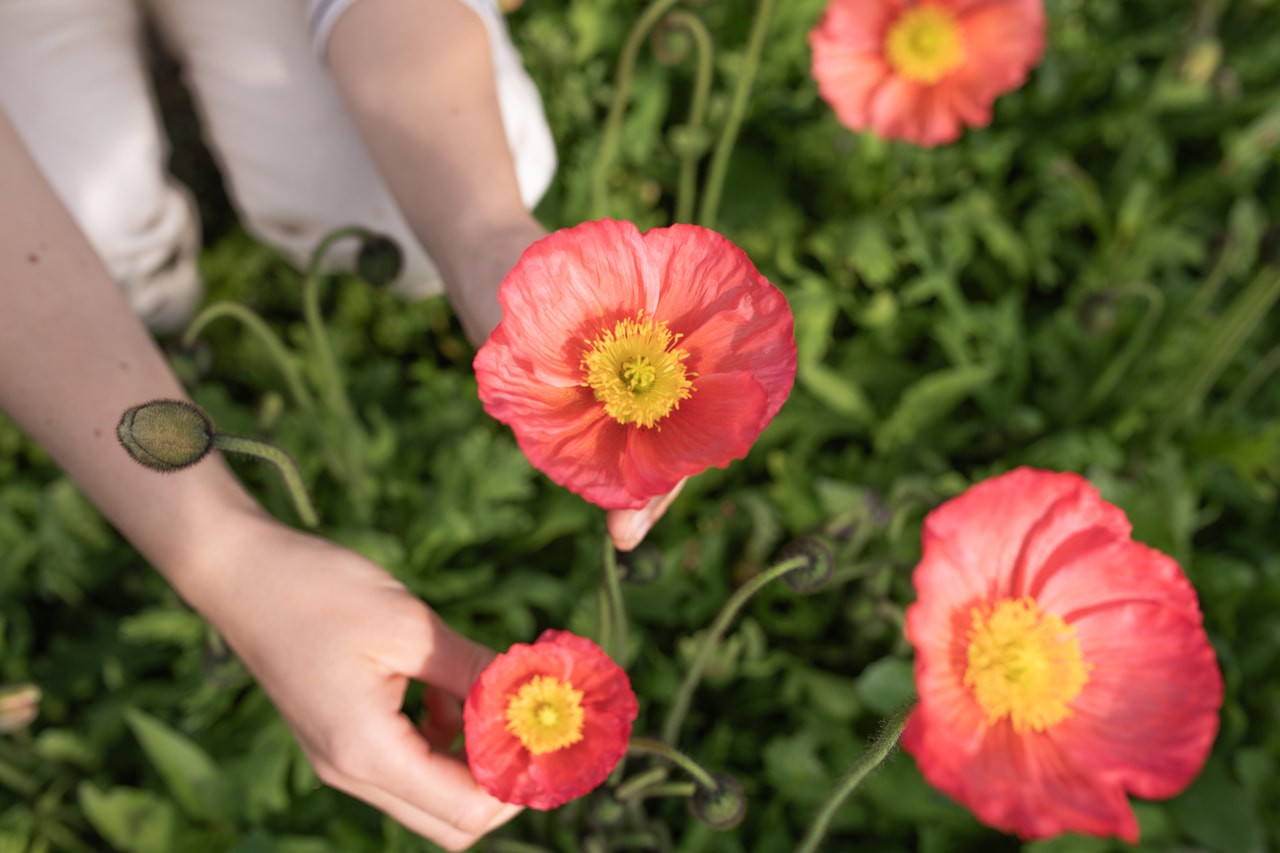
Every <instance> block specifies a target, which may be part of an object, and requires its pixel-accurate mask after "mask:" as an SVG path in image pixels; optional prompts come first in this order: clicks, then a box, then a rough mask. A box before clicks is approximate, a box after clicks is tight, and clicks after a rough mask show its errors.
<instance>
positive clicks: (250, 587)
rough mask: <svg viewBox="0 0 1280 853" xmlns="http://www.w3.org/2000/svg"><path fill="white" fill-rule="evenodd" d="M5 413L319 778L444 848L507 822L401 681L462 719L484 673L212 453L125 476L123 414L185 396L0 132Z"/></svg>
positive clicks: (129, 464) (26, 159)
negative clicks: (410, 711)
mask: <svg viewBox="0 0 1280 853" xmlns="http://www.w3.org/2000/svg"><path fill="white" fill-rule="evenodd" d="M0 187H4V195H3V197H2V198H0V410H3V411H4V412H6V413H7V414H8V415H9V416H10V417H12V418H13V419H14V420H15V421H16V422H17V423H18V425H19V426H20V427H22V429H24V430H25V431H26V432H27V433H28V434H29V435H31V436H32V437H33V438H34V439H35V440H36V441H37V442H39V443H40V444H41V445H42V446H43V447H44V448H45V449H46V450H47V451H48V452H49V453H50V455H51V456H52V457H53V458H54V459H55V460H56V461H57V462H58V464H59V465H60V466H62V468H63V469H64V470H65V471H66V472H67V473H68V474H69V475H70V476H71V477H72V478H73V479H74V480H75V481H76V482H77V483H78V484H79V485H80V488H81V489H83V490H84V492H85V494H87V495H88V496H89V498H90V499H91V500H92V501H93V502H94V503H95V504H97V505H98V507H99V508H101V510H102V511H103V513H104V514H105V515H106V516H107V518H109V519H110V520H111V522H112V523H113V524H114V525H115V526H116V528H117V529H119V530H120V532H121V533H122V534H123V535H124V536H125V537H126V538H127V539H129V541H130V542H132V543H133V544H134V546H135V547H136V548H137V549H138V550H139V552H141V553H142V555H143V556H144V557H146V559H147V560H149V561H150V562H151V563H152V564H153V565H154V566H155V567H156V568H157V569H158V570H159V571H160V572H161V574H163V575H164V576H165V578H167V579H168V581H169V582H170V583H172V584H173V586H174V587H175V588H176V589H177V590H178V592H179V593H180V594H181V595H182V596H183V598H184V599H186V601H187V602H189V603H190V604H191V605H192V606H193V607H195V608H196V610H198V611H200V612H201V613H202V614H204V615H205V616H206V617H207V618H208V619H209V620H210V621H211V622H213V624H214V625H216V626H217V627H218V629H219V631H221V632H222V634H223V636H224V637H225V638H226V640H227V641H228V642H229V643H230V645H231V646H232V648H234V649H235V651H236V652H237V654H239V655H240V657H241V658H242V659H243V660H244V662H245V664H246V665H247V666H248V667H249V669H250V670H251V671H252V672H253V673H254V675H255V677H256V678H257V679H258V680H259V682H260V683H261V684H262V686H263V688H264V689H265V690H266V691H267V693H268V694H269V695H270V696H271V698H272V700H273V701H274V702H275V704H276V706H277V707H278V708H279V709H280V712H281V714H282V715H283V716H284V718H285V719H286V720H287V721H288V722H289V725H290V726H291V727H292V729H293V731H294V733H295V735H296V736H297V738H298V741H299V743H300V744H301V745H302V747H303V749H304V750H305V751H306V753H307V755H308V757H309V758H310V759H311V761H312V763H313V764H314V765H315V767H316V769H317V772H318V773H319V774H320V776H321V778H322V779H324V780H325V781H326V782H328V783H329V784H331V785H333V786H334V787H337V788H340V789H342V790H345V791H347V792H349V793H351V794H354V795H355V796H357V797H360V798H361V799H363V800H365V801H366V802H369V803H371V804H373V805H374V806H376V807H378V808H380V809H382V810H383V811H385V812H387V813H388V814H390V815H391V816H392V817H394V818H396V819H397V820H399V821H400V822H402V823H404V824H405V825H406V826H408V827H410V828H411V829H414V830H415V831H417V832H419V833H422V834H423V835H426V836H427V837H429V838H432V839H433V840H435V841H437V842H439V843H440V844H443V845H445V846H447V847H452V848H459V849H460V848H462V847H465V846H467V845H468V844H470V843H472V842H473V841H474V840H475V839H476V838H478V837H479V836H480V835H482V834H484V833H485V832H486V831H488V830H489V829H492V828H493V827H494V826H497V825H498V824H500V823H502V822H503V821H505V820H507V819H509V818H510V817H511V816H512V815H513V814H514V813H515V812H516V811H517V810H516V809H514V808H513V807H510V806H505V805H503V804H502V803H499V802H498V801H496V800H494V799H492V798H490V797H489V796H488V795H486V794H484V793H483V792H482V791H481V790H480V789H479V787H478V786H477V785H476V783H475V781H474V780H473V779H472V778H471V775H470V773H469V772H468V771H467V769H466V767H465V765H464V764H462V763H461V762H459V761H458V760H456V759H455V758H452V757H450V756H448V755H446V754H444V753H443V752H442V751H439V750H438V749H436V748H434V747H436V746H438V747H439V748H440V749H444V748H447V740H448V737H449V735H450V734H451V731H449V729H450V727H449V726H447V725H445V726H441V727H440V729H439V730H435V731H432V732H430V733H429V734H430V735H431V736H432V742H430V743H429V741H428V740H427V739H424V738H423V737H422V736H421V735H420V734H419V733H418V731H417V730H416V729H415V728H414V727H413V725H412V723H411V722H410V721H409V720H408V719H407V718H406V717H405V716H403V715H402V714H401V713H400V704H401V702H402V701H403V697H404V690H405V686H406V684H407V680H408V679H409V678H414V679H418V680H421V681H425V682H428V683H430V684H432V685H433V686H434V687H436V688H439V691H432V692H431V693H429V694H428V695H429V696H432V697H433V698H432V700H431V701H432V702H433V703H434V706H435V708H436V709H437V711H438V712H439V716H438V717H437V719H441V718H448V717H449V716H450V715H454V716H455V718H456V711H457V709H456V703H451V702H450V701H448V699H447V698H446V696H445V694H451V695H452V696H454V697H462V696H465V694H466V692H467V691H468V690H469V688H470V686H471V683H472V682H473V681H474V680H475V678H476V677H477V676H478V675H479V673H480V671H481V670H482V669H483V668H484V666H485V665H486V664H487V663H488V661H489V660H490V659H491V658H492V653H491V652H490V651H489V650H487V649H485V648H484V647H482V646H479V645H477V644H475V643H472V642H470V641H469V640H466V639H465V638H463V637H461V636H459V635H458V634H456V633H455V632H453V631H451V630H450V629H449V628H448V627H447V626H446V625H444V624H443V623H442V622H441V621H440V619H439V618H438V617H437V616H436V615H435V614H434V613H433V612H432V611H431V610H430V609H428V608H427V607H426V606H425V605H424V604H422V602H421V601H419V600H418V599H417V598H415V597H414V596H413V595H411V594H410V593H409V592H408V591H407V590H406V589H405V588H404V587H403V586H401V585H400V584H399V583H397V582H396V581H395V580H394V579H393V578H391V577H390V576H389V575H388V574H387V573H386V572H384V571H382V570H381V569H379V568H378V567H377V566H375V565H373V564H372V563H370V562H368V561H367V560H365V559H364V558H362V557H360V556H358V555H357V554H355V553H353V552H351V551H348V550H346V549H343V548H340V547H338V546H336V545H333V544H332V543H330V542H327V541H324V540H321V539H317V538H315V537H312V536H308V535H305V534H302V533H299V532H297V531H295V530H293V529H291V528H288V527H286V526H284V525H282V524H280V523H279V522H277V521H275V520H274V519H272V518H271V517H270V516H268V515H266V514H265V513H264V512H263V511H262V510H261V509H260V508H259V506H258V505H257V503H256V502H255V501H254V500H253V499H252V498H251V497H250V496H249V495H248V494H247V493H246V492H245V491H244V489H243V488H241V486H240V485H239V483H238V482H237V481H236V480H235V478H234V477H233V476H232V475H231V473H230V471H229V470H228V468H227V466H226V465H225V464H224V463H223V462H222V460H221V459H220V458H219V457H217V455H216V454H215V455H214V457H213V458H210V459H206V460H204V461H203V462H201V463H200V464H198V465H196V466H194V467H192V468H189V469H186V470H183V471H180V472H178V473H173V474H157V473H156V472H154V471H150V470H147V469H145V468H142V467H141V466H139V465H138V464H137V463H135V462H133V461H132V460H131V459H130V458H129V457H128V455H127V454H126V453H125V452H124V450H123V449H122V448H121V447H120V446H119V445H118V444H117V441H116V436H115V429H116V424H117V423H118V421H119V419H120V415H121V414H122V413H123V412H124V410H125V409H127V408H128V407H130V406H133V405H136V404H138V403H142V402H146V401H148V400H152V399H156V398H161V397H166V398H182V397H185V393H184V391H183V389H182V387H181V385H180V384H179V383H178V382H177V380H176V379H175V378H174V376H173V374H172V373H171V372H170V371H169V369H168V366H167V364H166V363H165V361H164V359H163V357H162V356H161V354H160V352H159V350H158V349H157V348H156V346H155V344H154V342H153V341H152V339H151V337H150V336H149V335H148V334H147V332H146V331H145V330H144V329H143V327H142V325H141V324H140V323H139V321H138V320H137V319H136V318H135V317H134V315H133V313H132V312H131V310H130V309H129V306H128V304H127V303H126V302H125V299H124V297H123V295H122V294H121V292H120V289H119V287H118V286H117V285H116V284H115V282H114V281H112V280H111V278H110V277H109V276H108V274H107V272H106V270H105V269H104V268H103V266H102V264H101V262H100V261H99V260H98V258H97V257H96V255H95V254H94V252H93V250H92V248H91V247H90V246H89V245H88V243H87V242H86V241H85V239H84V237H83V235H81V234H80V232H79V231H78V230H77V228H76V226H75V224H74V223H73V221H72V220H71V218H70V216H69V214H68V213H67V212H66V210H65V209H64V208H63V207H62V205H61V204H60V203H59V202H58V200H57V198H56V197H55V195H54V194H53V191H52V190H51V188H50V187H49V185H48V184H47V183H46V182H45V181H44V179H43V177H42V176H41V175H40V174H39V172H38V170H37V168H36V166H35V164H34V163H33V162H32V160H31V158H30V156H29V155H28V153H27V152H26V150H25V149H24V148H23V146H22V144H21V142H20V141H19V140H18V138H17V135H16V134H15V133H14V131H13V128H12V127H11V126H10V125H9V123H8V121H7V120H6V119H5V118H4V117H3V115H0Z"/></svg>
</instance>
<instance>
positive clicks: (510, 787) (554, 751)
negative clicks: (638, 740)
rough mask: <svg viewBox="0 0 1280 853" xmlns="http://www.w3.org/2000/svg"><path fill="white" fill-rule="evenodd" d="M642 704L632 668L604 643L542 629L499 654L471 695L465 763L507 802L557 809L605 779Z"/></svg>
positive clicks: (466, 713) (466, 712) (467, 708)
mask: <svg viewBox="0 0 1280 853" xmlns="http://www.w3.org/2000/svg"><path fill="white" fill-rule="evenodd" d="M639 710H640V706H639V705H638V704H637V702H636V696H635V693H633V692H632V691H631V682H630V681H628V680H627V674H626V673H625V672H624V671H623V670H622V667H620V666H618V665H617V664H616V663H614V662H613V659H612V658H610V657H609V656H608V655H607V654H605V653H604V651H603V650H602V649H601V648H600V647H599V646H597V645H596V644H595V643H593V642H591V641H590V640H588V639H586V638H585V637H579V636H576V635H574V634H570V633H569V632H568V631H544V632H543V633H542V636H540V637H539V638H538V641H537V642H536V643H534V644H533V645H528V644H526V643H516V644H515V645H513V646H512V647H511V648H510V649H509V650H508V651H507V652H506V653H504V654H500V655H498V656H497V657H496V658H495V659H494V661H493V663H491V664H489V666H488V668H486V669H485V671H484V672H483V673H481V674H480V678H479V679H477V680H476V683H475V684H474V685H473V686H472V688H471V692H470V693H468V694H467V702H466V705H465V706H464V707H463V724H464V727H465V737H466V747H467V764H468V765H469V766H470V767H471V773H472V775H474V776H475V778H476V781H477V782H479V783H480V786H481V787H482V788H484V789H485V790H486V791H488V792H489V793H490V794H491V795H492V796H494V797H496V798H498V799H499V800H502V801H503V802H504V803H515V804H517V805H521V806H528V807H530V808H534V809H544V810H545V809H554V808H556V807H557V806H560V805H563V804H564V803H567V802H568V801H569V800H572V799H574V798H576V797H581V796H582V795H583V794H586V793H588V792H590V791H592V790H594V789H595V788H596V787H597V786H599V785H600V783H602V782H603V781H604V780H605V779H606V778H608V776H609V774H610V773H612V772H613V768H614V767H616V766H617V764H618V762H619V761H620V760H621V759H622V756H623V755H624V754H626V751H627V745H628V743H629V741H630V739H631V723H632V721H633V720H635V718H636V714H637V713H638V712H639Z"/></svg>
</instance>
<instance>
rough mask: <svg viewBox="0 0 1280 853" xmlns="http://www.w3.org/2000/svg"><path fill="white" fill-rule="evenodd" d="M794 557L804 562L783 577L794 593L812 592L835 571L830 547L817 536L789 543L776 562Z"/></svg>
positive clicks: (803, 537)
mask: <svg viewBox="0 0 1280 853" xmlns="http://www.w3.org/2000/svg"><path fill="white" fill-rule="evenodd" d="M796 557H803V558H804V561H805V562H804V563H803V564H802V565H800V566H799V567H797V568H795V569H792V570H791V571H789V572H787V573H786V574H785V575H784V576H783V578H784V579H785V580H786V582H787V584H788V585H789V586H790V587H791V588H792V589H794V590H795V591H796V592H813V591H814V590H816V589H818V588H819V587H821V586H822V585H823V584H825V583H826V582H827V581H828V580H829V579H830V577H831V573H832V572H833V571H834V570H835V564H836V559H835V556H834V555H833V554H832V553H831V548H830V546H828V545H827V543H826V542H825V541H824V540H823V539H821V538H819V537H817V536H802V537H801V538H799V539H796V540H795V541H794V542H791V543H789V544H788V545H786V546H785V547H784V548H783V549H782V552H781V553H780V554H779V555H778V562H786V561H787V560H792V559H795V558H796Z"/></svg>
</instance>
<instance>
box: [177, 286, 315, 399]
mask: <svg viewBox="0 0 1280 853" xmlns="http://www.w3.org/2000/svg"><path fill="white" fill-rule="evenodd" d="M222 317H231V318H233V319H235V320H239V321H240V323H241V325H243V326H244V327H245V328H246V329H248V330H249V332H251V333H252V334H253V335H254V336H255V337H257V339H258V341H259V342H260V343H261V344H262V345H263V347H264V348H266V350H267V355H268V356H269V357H270V358H271V361H273V362H274V363H275V365H276V368H277V369H279V371H280V375H281V377H283V378H284V382H285V385H286V386H287V387H288V388H289V394H290V396H292V397H293V401H294V402H295V403H297V404H298V405H299V406H300V407H301V408H303V409H305V410H306V411H308V412H311V411H314V410H315V407H316V404H315V400H314V399H312V397H311V392H310V391H308V390H307V386H306V384H305V383H304V382H303V381H302V375H301V374H300V373H299V372H298V367H297V365H295V364H294V363H293V359H292V357H291V356H290V355H289V351H288V350H287V349H286V348H285V345H284V343H282V342H281V340H280V337H279V336H278V335H277V334H276V333H275V332H273V331H272V330H271V327H270V326H268V325H267V323H266V321H264V320H263V319H262V318H261V317H259V316H258V314H257V313H256V312H254V311H253V310H251V309H249V308H247V307H245V306H244V305H241V304H240V303H238V302H218V303H216V304H214V305H210V306H209V307H208V308H205V309H204V310H203V311H201V312H200V313H199V314H197V315H196V317H195V319H194V320H192V321H191V323H190V324H189V325H188V326H187V329H186V331H185V332H183V333H182V345H183V346H184V347H190V346H191V345H192V344H194V343H195V342H196V341H197V340H198V339H199V338H200V333H201V332H203V331H204V330H205V327H206V326H208V325H209V324H210V323H212V322H213V321H214V320H217V319H220V318H222Z"/></svg>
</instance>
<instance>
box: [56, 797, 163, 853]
mask: <svg viewBox="0 0 1280 853" xmlns="http://www.w3.org/2000/svg"><path fill="white" fill-rule="evenodd" d="M78 793H79V799H80V808H81V809H83V810H84V814H85V817H87V818H88V819H89V823H90V824H92V825H93V828H94V829H95V830H97V832H98V834H99V835H101V836H102V837H103V838H105V839H106V840H107V842H108V843H110V844H111V846H112V847H114V848H116V849H117V850H123V851H126V852H127V853H173V850H174V848H173V836H174V831H175V830H176V829H177V826H178V821H179V818H178V812H177V809H175V808H174V807H173V803H171V802H170V801H169V800H166V799H164V798H162V797H160V796H159V795H158V794H156V793H154V792H152V791H143V790H140V789H138V788H124V787H114V788H111V789H109V790H107V791H105V792H104V791H99V790H98V789H97V788H96V787H94V785H93V784H92V783H90V782H84V783H82V784H81V785H80V788H79V790H78Z"/></svg>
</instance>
